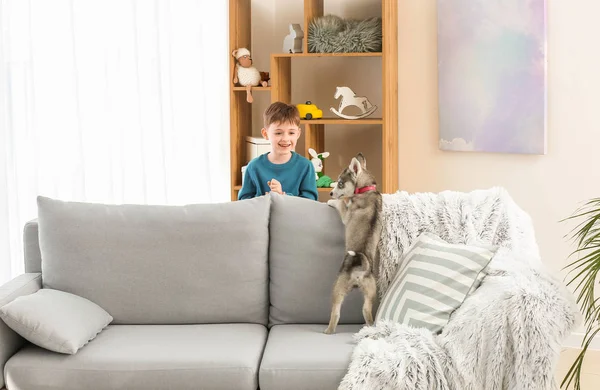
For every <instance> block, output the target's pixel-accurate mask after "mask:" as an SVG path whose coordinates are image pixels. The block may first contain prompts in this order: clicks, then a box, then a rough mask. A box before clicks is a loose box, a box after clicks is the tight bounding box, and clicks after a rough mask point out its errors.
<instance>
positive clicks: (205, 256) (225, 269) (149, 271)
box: [38, 197, 270, 324]
mask: <svg viewBox="0 0 600 390" xmlns="http://www.w3.org/2000/svg"><path fill="white" fill-rule="evenodd" d="M269 204H270V202H269V199H268V198H267V197H260V198H255V199H251V200H245V201H240V202H230V203H223V204H197V205H186V206H152V205H103V204H92V203H77V202H63V201H58V200H53V199H49V198H45V197H39V198H38V220H39V241H40V249H41V255H42V281H43V286H44V288H52V289H56V290H62V291H66V292H69V293H72V294H76V295H79V296H81V297H84V298H86V299H89V300H90V301H92V302H94V303H96V304H97V305H99V306H100V307H102V308H103V309H104V310H106V311H107V312H108V313H109V314H110V315H111V316H113V318H114V322H113V323H115V324H188V323H224V322H227V323H234V322H251V323H260V324H266V323H267V319H268V266H267V248H268V219H269Z"/></svg>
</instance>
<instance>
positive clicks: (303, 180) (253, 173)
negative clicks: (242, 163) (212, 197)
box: [238, 152, 319, 200]
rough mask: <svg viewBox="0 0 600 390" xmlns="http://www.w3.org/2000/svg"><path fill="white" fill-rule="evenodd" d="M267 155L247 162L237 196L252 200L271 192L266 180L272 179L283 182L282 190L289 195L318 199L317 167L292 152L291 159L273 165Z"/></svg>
mask: <svg viewBox="0 0 600 390" xmlns="http://www.w3.org/2000/svg"><path fill="white" fill-rule="evenodd" d="M267 155H268V153H265V154H262V155H260V156H258V157H256V158H254V159H252V161H250V163H248V166H247V167H246V172H245V174H244V184H243V185H242V189H241V190H240V192H239V193H238V199H240V200H241V199H250V198H254V197H256V196H262V195H264V194H265V192H270V191H271V189H270V188H269V185H268V184H267V182H268V181H270V180H271V179H276V180H278V181H279V182H280V183H281V189H282V190H283V192H285V194H286V195H292V196H301V197H303V198H308V199H313V200H318V199H319V194H318V193H317V181H316V176H315V168H314V167H313V165H312V163H311V162H310V161H309V160H308V159H307V158H305V157H303V156H301V155H299V154H297V153H295V152H292V158H290V161H288V162H286V163H284V164H273V163H272V162H271V161H269V159H268V158H267Z"/></svg>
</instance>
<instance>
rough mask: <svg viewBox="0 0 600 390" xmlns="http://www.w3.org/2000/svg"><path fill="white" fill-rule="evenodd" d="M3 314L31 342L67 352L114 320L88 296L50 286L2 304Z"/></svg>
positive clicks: (75, 350) (80, 345)
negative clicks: (53, 288)
mask: <svg viewBox="0 0 600 390" xmlns="http://www.w3.org/2000/svg"><path fill="white" fill-rule="evenodd" d="M0 317H1V318H2V320H4V322H5V323H6V325H8V326H9V327H10V328H11V329H12V330H14V331H15V332H17V333H18V334H20V335H21V336H22V337H23V338H25V339H26V340H28V341H29V342H31V343H33V344H35V345H37V346H40V347H42V348H45V349H48V350H50V351H54V352H60V353H66V354H74V353H75V352H77V351H78V350H79V349H80V348H81V347H83V346H84V345H85V344H87V343H88V342H89V341H90V340H92V339H93V338H94V337H96V335H97V334H98V333H100V332H101V331H102V329H104V328H105V327H106V326H107V325H108V324H110V323H111V321H112V320H113V318H112V317H111V316H110V314H108V313H107V312H106V311H105V310H104V309H102V308H101V307H100V306H98V305H96V304H95V303H93V302H91V301H89V300H87V299H85V298H82V297H79V296H77V295H73V294H70V293H66V292H63V291H58V290H52V289H48V288H43V289H41V290H38V291H37V292H35V293H33V294H30V295H23V296H20V297H18V298H16V299H15V300H13V301H11V302H9V303H7V304H6V305H4V306H2V307H1V308H0Z"/></svg>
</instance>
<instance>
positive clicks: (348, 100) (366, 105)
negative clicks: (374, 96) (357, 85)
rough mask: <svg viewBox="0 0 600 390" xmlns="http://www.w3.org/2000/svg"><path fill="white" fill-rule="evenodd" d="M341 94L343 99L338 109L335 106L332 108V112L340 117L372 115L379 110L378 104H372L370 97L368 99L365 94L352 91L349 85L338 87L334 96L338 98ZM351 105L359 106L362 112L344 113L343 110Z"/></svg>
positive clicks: (358, 117) (353, 117)
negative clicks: (359, 94) (357, 94)
mask: <svg viewBox="0 0 600 390" xmlns="http://www.w3.org/2000/svg"><path fill="white" fill-rule="evenodd" d="M340 96H341V97H342V100H340V106H339V108H338V109H337V110H336V109H335V108H333V107H331V108H330V110H331V112H333V113H334V114H335V115H337V116H339V117H340V118H345V119H360V118H364V117H366V116H369V115H371V114H372V113H374V112H375V110H377V106H374V105H372V104H371V102H369V99H367V98H366V97H364V96H356V94H355V93H354V91H352V90H351V89H350V88H348V87H336V89H335V95H334V96H333V97H334V98H336V99H337V98H339V97H340ZM349 106H355V107H358V109H359V110H360V111H361V113H360V114H359V115H346V114H343V113H342V111H343V110H344V108H346V107H349Z"/></svg>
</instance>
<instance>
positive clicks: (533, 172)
mask: <svg viewBox="0 0 600 390" xmlns="http://www.w3.org/2000/svg"><path fill="white" fill-rule="evenodd" d="M547 1H548V135H547V137H548V153H547V154H546V155H543V156H541V155H540V156H529V155H511V154H491V153H490V154H488V153H465V152H458V153H457V152H442V151H440V150H438V146H437V142H438V122H437V109H438V105H437V62H436V61H437V58H436V55H437V54H436V50H437V48H436V45H437V41H436V16H437V15H436V0H400V1H399V11H398V13H399V22H398V25H399V31H398V35H399V42H398V47H399V69H398V70H399V85H398V91H399V107H398V110H399V143H400V173H399V175H400V185H401V187H402V188H403V189H405V190H407V191H410V192H414V191H442V190H446V189H449V190H457V191H471V190H474V189H480V188H488V187H491V186H502V187H505V188H506V189H507V190H508V191H509V193H510V194H511V195H512V197H513V198H514V199H515V201H516V202H517V203H518V204H519V205H520V206H521V207H522V208H523V209H525V210H526V211H527V212H528V213H529V214H530V215H531V217H532V219H533V222H534V225H535V229H536V236H537V240H538V243H539V246H540V250H541V254H542V257H543V260H544V262H545V263H546V264H547V265H548V267H549V268H550V269H551V270H553V271H555V272H559V270H560V269H561V268H562V267H563V266H564V265H565V264H566V261H567V260H566V258H567V255H568V254H569V252H570V251H571V250H572V249H573V246H572V245H571V244H570V243H569V242H568V241H567V240H566V239H565V238H564V237H563V236H564V235H565V234H567V233H568V231H569V226H573V225H572V224H571V225H567V224H566V223H559V222H558V221H559V220H561V219H562V218H565V217H567V216H569V215H570V214H571V213H572V212H573V211H574V209H575V208H576V207H577V206H578V205H579V204H580V202H581V201H583V200H586V199H588V198H591V197H598V196H600V169H599V167H600V159H599V157H598V151H599V150H600V115H599V114H600V50H598V49H596V48H597V47H598V43H597V37H598V36H599V35H600V24H599V23H598V20H597V19H598V18H597V15H598V14H599V13H600V2H597V1H594V0H571V1H564V0H547Z"/></svg>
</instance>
